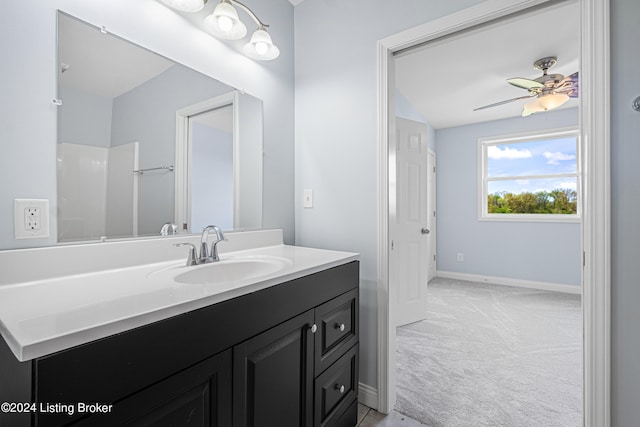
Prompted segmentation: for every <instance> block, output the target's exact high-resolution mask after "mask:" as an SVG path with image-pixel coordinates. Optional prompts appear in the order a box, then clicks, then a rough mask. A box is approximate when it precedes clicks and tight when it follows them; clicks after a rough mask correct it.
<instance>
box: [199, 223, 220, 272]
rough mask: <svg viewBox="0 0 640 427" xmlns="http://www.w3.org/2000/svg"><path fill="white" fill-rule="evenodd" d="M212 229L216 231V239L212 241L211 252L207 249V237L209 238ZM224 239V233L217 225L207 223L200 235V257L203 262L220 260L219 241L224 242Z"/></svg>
mask: <svg viewBox="0 0 640 427" xmlns="http://www.w3.org/2000/svg"><path fill="white" fill-rule="evenodd" d="M210 230H213V231H214V232H215V233H216V240H214V241H213V243H211V253H210V254H209V252H208V250H207V239H208V238H209V231H210ZM223 240H226V239H225V238H224V233H223V232H222V230H220V227H218V226H217V225H207V226H206V227H205V228H204V230H202V236H201V237H200V259H199V261H200V263H201V264H205V263H209V262H217V261H220V257H219V256H218V243H220V242H222V241H223Z"/></svg>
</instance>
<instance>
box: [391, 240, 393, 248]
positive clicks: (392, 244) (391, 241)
mask: <svg viewBox="0 0 640 427" xmlns="http://www.w3.org/2000/svg"><path fill="white" fill-rule="evenodd" d="M391 250H393V240H392V241H391Z"/></svg>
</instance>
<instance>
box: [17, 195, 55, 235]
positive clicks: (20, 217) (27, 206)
mask: <svg viewBox="0 0 640 427" xmlns="http://www.w3.org/2000/svg"><path fill="white" fill-rule="evenodd" d="M13 202H14V203H13V206H14V215H13V218H14V221H13V222H14V225H15V229H14V230H15V238H16V239H41V238H44V237H49V200H48V199H14V201H13ZM31 220H33V221H36V222H35V224H28V222H29V221H31Z"/></svg>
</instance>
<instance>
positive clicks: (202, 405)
mask: <svg viewBox="0 0 640 427" xmlns="http://www.w3.org/2000/svg"><path fill="white" fill-rule="evenodd" d="M231 384H232V383H231V350H227V351H225V352H223V353H220V354H218V355H216V356H213V357H211V358H209V359H207V360H205V361H204V362H201V363H199V364H197V365H195V366H193V367H191V368H188V369H186V370H184V371H182V372H180V373H177V374H175V375H173V376H171V377H169V378H167V379H165V380H163V381H161V382H159V383H157V384H155V385H153V386H151V387H149V388H146V389H144V390H142V391H140V392H138V393H136V394H134V395H132V396H130V397H128V398H126V399H124V400H122V401H120V402H117V403H116V404H114V405H113V407H112V409H111V411H109V412H107V413H106V414H96V415H92V416H90V417H89V418H84V419H82V420H81V421H80V422H79V423H78V424H74V426H87V427H89V426H91V427H94V426H96V427H97V426H131V427H133V426H167V427H168V426H185V427H187V426H198V427H204V426H207V427H208V426H216V427H217V426H219V427H227V426H229V425H231Z"/></svg>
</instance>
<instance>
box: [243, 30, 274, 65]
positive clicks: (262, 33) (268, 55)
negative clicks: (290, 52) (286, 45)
mask: <svg viewBox="0 0 640 427" xmlns="http://www.w3.org/2000/svg"><path fill="white" fill-rule="evenodd" d="M242 51H243V52H244V54H245V55H247V56H248V57H249V58H253V59H257V60H260V61H270V60H272V59H276V58H277V57H278V56H280V49H278V48H277V47H276V46H275V45H274V44H273V42H272V41H271V36H270V35H269V33H267V32H266V30H264V29H263V28H258V29H257V30H256V31H255V32H254V33H253V35H252V36H251V41H249V43H247V44H246V45H244V47H243V48H242Z"/></svg>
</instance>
